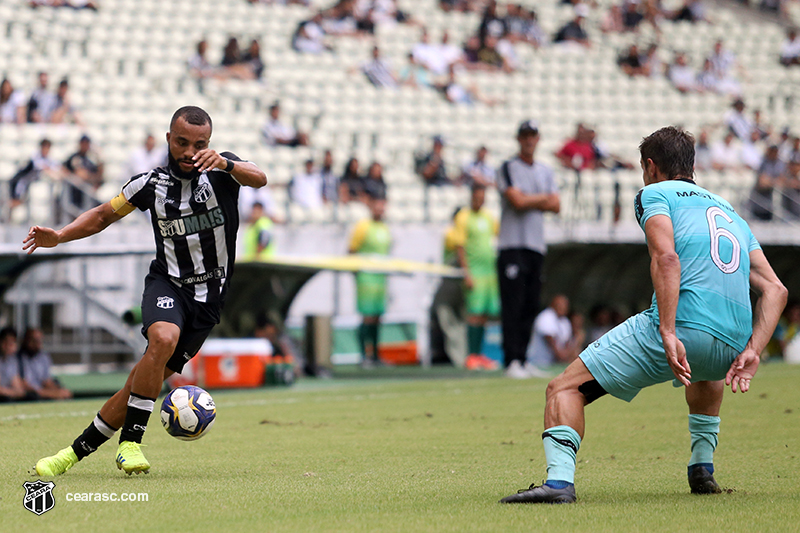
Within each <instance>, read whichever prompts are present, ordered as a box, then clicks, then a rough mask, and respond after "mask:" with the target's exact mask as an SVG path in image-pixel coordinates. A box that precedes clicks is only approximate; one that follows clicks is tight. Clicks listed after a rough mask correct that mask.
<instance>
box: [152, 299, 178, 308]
mask: <svg viewBox="0 0 800 533" xmlns="http://www.w3.org/2000/svg"><path fill="white" fill-rule="evenodd" d="M156 307H160V308H161V309H172V308H173V307H175V300H173V299H172V298H170V297H169V296H159V297H158V301H156Z"/></svg>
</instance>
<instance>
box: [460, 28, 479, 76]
mask: <svg viewBox="0 0 800 533" xmlns="http://www.w3.org/2000/svg"><path fill="white" fill-rule="evenodd" d="M461 51H462V52H463V56H462V57H463V58H464V66H465V67H466V68H468V69H480V68H483V64H482V63H481V62H480V59H479V58H478V52H480V51H481V41H480V39H479V38H478V36H477V35H472V36H470V37H469V38H468V39H467V40H466V42H465V43H464V46H463V47H462V50H461Z"/></svg>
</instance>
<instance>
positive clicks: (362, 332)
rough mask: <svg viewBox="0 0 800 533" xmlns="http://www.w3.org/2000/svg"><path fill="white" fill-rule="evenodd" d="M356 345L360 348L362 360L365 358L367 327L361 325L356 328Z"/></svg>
mask: <svg viewBox="0 0 800 533" xmlns="http://www.w3.org/2000/svg"><path fill="white" fill-rule="evenodd" d="M358 343H359V345H360V346H361V357H362V359H366V358H367V325H366V324H364V323H362V324H361V325H360V326H358Z"/></svg>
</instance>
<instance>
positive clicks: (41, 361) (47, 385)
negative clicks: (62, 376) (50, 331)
mask: <svg viewBox="0 0 800 533" xmlns="http://www.w3.org/2000/svg"><path fill="white" fill-rule="evenodd" d="M17 357H18V359H19V368H20V377H21V378H22V384H23V386H24V387H25V391H26V393H27V395H28V396H31V397H33V398H39V399H45V400H69V399H70V398H72V393H71V392H70V391H69V390H68V389H65V388H64V387H62V386H61V384H60V383H59V382H58V380H56V379H55V378H54V377H53V376H52V375H51V373H50V368H51V367H52V366H53V360H52V359H51V358H50V354H49V353H47V352H45V351H43V350H42V331H41V330H40V329H37V328H28V329H26V330H25V335H24V336H23V337H22V347H21V348H20V349H19V354H18V356H17Z"/></svg>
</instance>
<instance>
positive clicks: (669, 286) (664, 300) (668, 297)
mask: <svg viewBox="0 0 800 533" xmlns="http://www.w3.org/2000/svg"><path fill="white" fill-rule="evenodd" d="M645 234H646V235H647V248H648V250H649V251H650V277H651V278H652V279H653V288H654V289H655V293H656V303H657V305H658V317H659V332H660V333H661V339H662V341H663V342H664V353H665V354H666V356H667V361H668V362H669V366H670V368H672V372H673V373H674V374H675V377H676V378H678V380H679V381H680V382H681V383H683V384H684V385H687V386H688V385H689V384H690V383H691V381H690V380H691V378H692V370H691V368H690V367H689V362H688V361H687V360H686V349H685V348H684V346H683V343H682V342H681V341H680V339H678V337H677V335H676V334H675V315H676V313H677V311H678V294H679V292H680V285H681V262H680V259H679V258H678V254H677V253H676V252H675V239H674V235H673V228H672V220H671V219H670V218H669V217H668V216H666V215H655V216H653V217H650V218H649V219H648V220H647V223H645Z"/></svg>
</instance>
